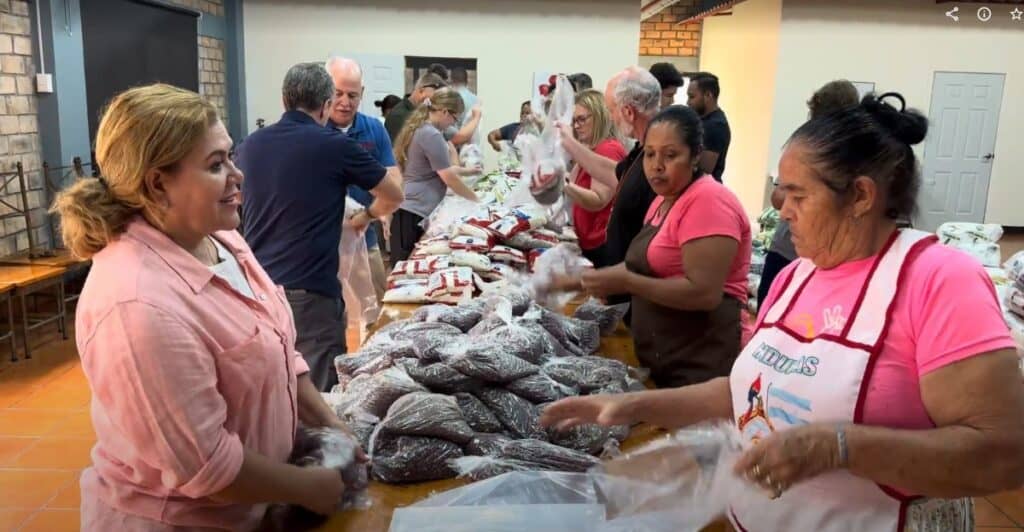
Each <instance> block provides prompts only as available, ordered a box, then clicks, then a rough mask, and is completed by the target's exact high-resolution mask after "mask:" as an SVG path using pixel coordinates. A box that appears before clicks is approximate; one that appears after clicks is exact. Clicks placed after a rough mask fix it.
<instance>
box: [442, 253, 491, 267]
mask: <svg viewBox="0 0 1024 532" xmlns="http://www.w3.org/2000/svg"><path fill="white" fill-rule="evenodd" d="M451 265H452V266H464V267H467V268H471V269H472V270H473V271H474V272H486V271H490V270H491V259H489V258H487V255H484V254H482V253H475V252H472V251H461V250H460V251H453V252H452V254H451Z"/></svg>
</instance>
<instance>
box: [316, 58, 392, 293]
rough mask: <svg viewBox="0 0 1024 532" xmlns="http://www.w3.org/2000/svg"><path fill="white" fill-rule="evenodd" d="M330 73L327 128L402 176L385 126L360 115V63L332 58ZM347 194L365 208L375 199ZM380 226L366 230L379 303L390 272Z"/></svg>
mask: <svg viewBox="0 0 1024 532" xmlns="http://www.w3.org/2000/svg"><path fill="white" fill-rule="evenodd" d="M327 72H328V73H330V75H331V78H332V79H334V106H333V107H332V108H331V119H330V120H329V121H328V122H327V125H328V127H333V128H335V129H339V130H341V131H343V132H344V133H345V134H346V135H348V136H349V138H351V139H352V140H354V141H356V142H357V143H358V144H359V146H361V147H362V148H363V149H364V150H366V152H367V153H369V154H370V156H371V157H373V158H374V160H376V161H377V162H378V163H380V164H381V166H384V167H386V168H387V169H388V171H393V172H395V173H396V175H400V174H398V165H397V164H395V154H394V151H393V150H392V148H391V139H390V138H389V137H388V132H387V130H385V129H384V124H383V123H382V122H381V121H380V120H377V119H376V118H370V117H368V116H366V115H364V114H363V113H360V112H359V104H360V103H361V102H362V101H363V90H364V87H363V69H362V68H361V67H360V66H359V63H357V62H355V61H353V60H352V59H347V58H344V57H332V58H330V59H329V60H328V61H327ZM348 195H349V197H350V198H352V199H354V200H356V201H358V202H359V203H360V204H362V205H364V206H368V205H370V203H371V202H372V201H373V196H372V195H370V193H369V192H367V191H366V190H363V189H362V188H359V187H358V186H356V185H350V186H349V187H348ZM377 225H378V224H376V223H374V224H373V226H370V227H368V228H367V230H366V248H367V250H368V251H369V258H370V275H371V278H372V279H373V288H374V291H375V292H376V294H377V302H378V303H379V302H380V301H381V300H382V299H383V298H384V290H385V288H386V287H387V286H386V285H387V271H386V270H385V269H384V258H383V256H382V255H381V251H380V246H379V243H378V235H377V228H376V226H377Z"/></svg>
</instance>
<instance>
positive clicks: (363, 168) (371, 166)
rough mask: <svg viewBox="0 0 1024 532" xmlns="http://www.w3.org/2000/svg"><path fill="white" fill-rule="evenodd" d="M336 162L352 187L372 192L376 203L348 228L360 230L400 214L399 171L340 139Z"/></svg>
mask: <svg viewBox="0 0 1024 532" xmlns="http://www.w3.org/2000/svg"><path fill="white" fill-rule="evenodd" d="M338 139H339V140H337V142H339V144H338V146H337V150H336V152H335V153H337V155H338V157H339V159H338V160H337V161H336V162H335V164H337V165H338V168H341V169H342V173H343V175H344V176H345V179H346V180H347V182H348V183H349V184H353V185H355V186H357V187H359V188H361V189H363V190H368V191H370V194H372V195H373V198H374V199H373V203H371V204H370V205H369V206H367V207H366V209H364V210H362V211H360V212H359V213H358V214H356V215H355V216H353V217H352V218H351V219H349V220H348V221H347V223H348V225H349V226H351V227H354V228H357V229H361V228H364V227H366V226H367V225H369V224H370V223H371V222H373V220H375V219H377V218H381V217H385V216H388V215H390V214H392V213H393V212H395V211H397V210H398V207H399V206H400V205H401V204H402V201H403V200H404V199H405V195H404V193H403V192H402V184H401V183H402V176H401V174H400V173H399V171H398V167H395V166H392V167H388V168H385V167H384V166H383V165H381V164H380V163H379V162H377V161H376V160H375V159H374V158H373V157H372V156H370V154H369V153H367V152H366V150H364V149H363V148H362V147H361V146H359V145H358V144H357V143H355V141H353V140H352V139H350V138H348V137H339V138H338Z"/></svg>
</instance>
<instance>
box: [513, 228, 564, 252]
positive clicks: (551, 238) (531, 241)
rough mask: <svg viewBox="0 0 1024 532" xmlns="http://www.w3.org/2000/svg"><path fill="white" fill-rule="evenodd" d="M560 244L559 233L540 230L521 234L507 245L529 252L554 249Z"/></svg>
mask: <svg viewBox="0 0 1024 532" xmlns="http://www.w3.org/2000/svg"><path fill="white" fill-rule="evenodd" d="M559 242H561V241H560V240H559V239H558V234H557V233H554V232H552V231H547V230H544V229H538V230H535V231H529V232H526V233H519V234H518V235H516V236H514V237H512V238H510V239H509V240H508V242H506V243H507V244H508V245H510V246H512V247H514V248H517V249H521V250H524V251H529V250H534V249H549V248H553V247H555V246H557V245H558V244H559Z"/></svg>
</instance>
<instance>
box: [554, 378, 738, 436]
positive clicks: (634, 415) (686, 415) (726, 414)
mask: <svg viewBox="0 0 1024 532" xmlns="http://www.w3.org/2000/svg"><path fill="white" fill-rule="evenodd" d="M731 417H732V396H731V394H730V391H729V378H728V377H719V378H716V379H712V380H710V381H707V382H703V383H701V384H694V385H690V386H683V387H681V388H666V389H663V390H648V391H643V392H632V393H626V394H617V395H588V396H580V397H570V398H568V399H563V400H561V401H557V402H555V403H552V404H551V405H549V406H548V407H547V408H545V409H544V412H543V414H542V416H541V424H542V425H543V426H545V427H556V428H558V429H566V428H569V427H573V426H577V425H584V424H592V423H596V424H599V425H604V426H613V425H626V424H633V423H650V424H652V425H656V426H658V427H662V428H666V429H675V428H679V427H686V426H688V425H693V424H694V423H700V422H702V421H710V420H714V419H730V418H731Z"/></svg>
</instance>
